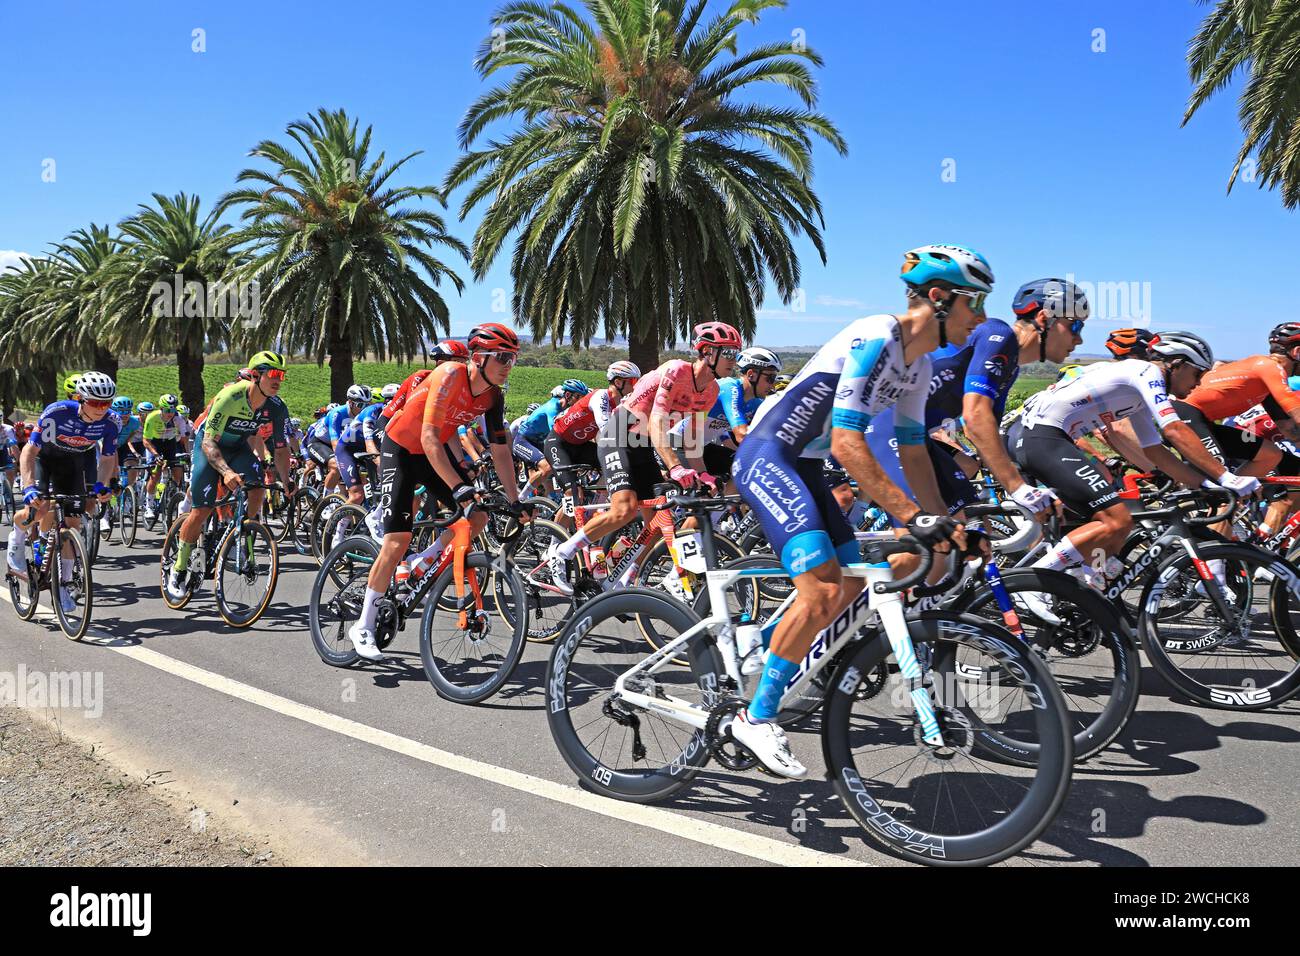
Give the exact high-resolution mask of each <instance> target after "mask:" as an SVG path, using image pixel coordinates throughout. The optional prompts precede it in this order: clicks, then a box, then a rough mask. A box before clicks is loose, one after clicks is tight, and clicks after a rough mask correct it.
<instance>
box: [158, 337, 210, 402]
mask: <svg viewBox="0 0 1300 956" xmlns="http://www.w3.org/2000/svg"><path fill="white" fill-rule="evenodd" d="M176 370H177V372H178V373H179V374H180V380H181V401H182V402H183V403H184V404H186V405H188V406H189V407H190V414H192V415H197V414H198V413H199V410H200V409H202V408H203V350H202V349H196V348H194V347H193V346H192V345H190V344H189V343H188V342H186V341H185V340H184V339H182V340H181V346H180V348H179V349H177V350H176ZM149 400H150V401H157V399H156V398H155V397H153V396H150V397H149Z"/></svg>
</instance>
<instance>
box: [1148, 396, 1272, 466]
mask: <svg viewBox="0 0 1300 956" xmlns="http://www.w3.org/2000/svg"><path fill="white" fill-rule="evenodd" d="M1264 404H1265V406H1267V405H1269V404H1272V405H1274V406H1276V405H1277V403H1276V402H1274V401H1273V400H1272V398H1269V400H1268V401H1267V402H1265V403H1264ZM1173 405H1174V411H1176V412H1177V413H1178V417H1179V418H1181V419H1182V420H1183V421H1184V422H1185V423H1186V424H1187V426H1188V427H1189V428H1190V429H1191V430H1192V431H1194V432H1196V437H1197V438H1199V439H1200V440H1201V444H1202V445H1204V446H1205V450H1206V451H1208V452H1209V453H1210V454H1211V455H1213V456H1214V458H1215V460H1216V461H1218V462H1219V463H1220V464H1222V465H1223V467H1225V468H1237V467H1240V466H1241V465H1244V464H1245V463H1246V462H1248V461H1250V460H1252V459H1253V458H1254V457H1255V456H1256V455H1258V454H1259V450H1260V448H1261V446H1263V444H1264V442H1263V441H1261V440H1260V439H1259V438H1258V437H1257V436H1252V435H1251V434H1250V433H1248V432H1246V431H1245V430H1243V429H1240V428H1233V427H1232V426H1230V425H1220V424H1217V423H1216V422H1212V421H1210V420H1209V419H1208V418H1206V417H1205V413H1204V412H1202V411H1201V410H1200V409H1199V408H1197V407H1196V406H1195V405H1189V404H1187V403H1186V402H1180V401H1178V400H1175V401H1174V403H1173ZM1278 411H1281V410H1280V409H1278ZM1269 414H1270V416H1272V411H1271V410H1270V412H1269ZM1282 415H1283V416H1285V415H1286V413H1285V412H1282ZM1273 420H1274V421H1277V418H1276V417H1274V418H1273ZM1252 438H1253V439H1254V440H1253V441H1252V440H1251V439H1252ZM1211 477H1214V476H1211Z"/></svg>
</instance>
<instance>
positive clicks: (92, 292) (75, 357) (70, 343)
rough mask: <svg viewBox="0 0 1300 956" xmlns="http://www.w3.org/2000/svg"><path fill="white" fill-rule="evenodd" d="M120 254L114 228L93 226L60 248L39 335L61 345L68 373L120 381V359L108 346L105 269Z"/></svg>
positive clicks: (35, 331)
mask: <svg viewBox="0 0 1300 956" xmlns="http://www.w3.org/2000/svg"><path fill="white" fill-rule="evenodd" d="M116 250H117V240H116V239H114V238H113V236H112V234H111V231H110V229H109V227H108V226H97V225H95V224H94V223H91V225H90V228H89V230H86V229H78V230H77V231H76V232H73V233H71V234H70V235H69V236H68V237H67V238H66V239H64V240H63V242H61V243H59V244H58V245H56V246H55V247H54V252H53V254H52V255H51V256H50V262H51V267H52V270H53V273H52V275H51V280H50V284H49V288H48V289H47V291H46V295H45V300H44V308H43V309H41V310H40V311H39V312H37V313H36V314H35V316H34V318H35V320H36V321H35V322H33V323H31V324H32V325H33V326H36V328H33V329H32V332H33V334H39V335H43V336H44V337H45V338H46V340H47V341H49V342H52V343H57V344H58V350H59V351H62V353H63V356H64V365H65V367H76V368H79V369H80V368H93V369H96V370H97V371H100V372H106V373H108V374H109V375H111V376H113V378H117V372H118V355H117V352H116V350H114V349H112V348H109V346H108V330H107V327H106V324H105V322H104V315H103V305H104V303H103V297H102V295H101V292H102V286H103V282H104V273H103V272H102V271H101V268H102V266H103V265H104V263H105V262H107V261H108V259H109V258H110V257H111V256H112V255H113V253H114V252H115V251H116Z"/></svg>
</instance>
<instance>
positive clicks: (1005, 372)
mask: <svg viewBox="0 0 1300 956" xmlns="http://www.w3.org/2000/svg"><path fill="white" fill-rule="evenodd" d="M930 365H931V367H932V369H933V371H932V373H931V376H930V394H929V398H928V400H927V401H926V406H925V429H926V431H927V432H928V431H931V430H933V429H934V428H937V427H938V426H940V425H942V424H944V423H945V422H946V421H950V420H956V419H958V418H960V417H961V415H962V403H963V401H964V400H965V397H966V396H967V395H969V394H975V395H983V396H984V397H985V398H990V399H992V400H993V414H994V415H996V416H998V417H999V418H1000V417H1001V416H1002V414H1003V412H1004V411H1006V407H1007V396H1008V395H1009V394H1010V393H1011V386H1012V385H1013V384H1014V383H1015V381H1016V379H1017V378H1018V377H1019V375H1020V342H1019V341H1018V340H1017V339H1016V333H1015V330H1014V329H1012V327H1011V326H1010V325H1008V324H1007V323H1006V322H1003V321H1002V320H1001V319H987V320H985V321H984V322H982V323H981V324H980V325H977V326H976V327H975V330H974V331H973V332H971V334H970V338H969V339H967V340H966V344H965V345H962V346H956V345H949V346H948V347H947V348H943V349H940V350H939V351H937V352H933V353H931V354H930Z"/></svg>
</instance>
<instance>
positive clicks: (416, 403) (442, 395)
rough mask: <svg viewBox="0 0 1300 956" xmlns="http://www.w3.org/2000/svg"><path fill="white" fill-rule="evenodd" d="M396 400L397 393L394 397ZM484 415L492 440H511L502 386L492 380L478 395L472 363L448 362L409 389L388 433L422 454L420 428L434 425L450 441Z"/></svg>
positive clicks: (439, 434) (442, 439) (410, 449)
mask: <svg viewBox="0 0 1300 956" xmlns="http://www.w3.org/2000/svg"><path fill="white" fill-rule="evenodd" d="M412 377H414V376H412ZM396 400H397V398H396V396H394V398H393V401H396ZM480 415H482V416H484V421H485V423H486V424H487V431H488V440H489V441H491V442H493V443H494V444H504V443H505V442H508V441H509V440H510V432H509V430H508V429H507V428H506V423H505V399H504V397H503V396H502V394H501V389H499V388H497V387H496V386H495V385H490V384H489V385H488V386H487V388H485V389H484V390H483V391H482V392H480V393H479V394H477V395H475V394H474V391H473V389H472V388H471V387H470V378H469V366H468V365H463V364H461V363H460V362H448V363H447V364H446V365H442V366H440V367H438V368H436V369H434V370H433V372H432V373H431V374H429V375H427V376H426V377H425V378H424V380H423V381H421V382H420V383H419V385H417V386H416V387H415V388H414V389H413V390H411V391H410V392H409V393H408V395H407V396H406V400H405V402H404V403H403V405H402V407H401V408H400V409H398V411H397V413H396V414H395V415H394V416H393V419H392V421H391V422H389V424H388V427H387V429H385V434H386V435H388V436H389V437H390V438H392V439H393V441H395V442H397V443H398V444H399V445H401V446H402V447H403V448H405V449H406V450H407V451H409V452H415V453H417V454H420V453H423V451H424V447H423V445H421V443H420V431H421V429H422V428H423V427H424V426H425V425H433V426H434V427H435V428H436V429H437V431H438V441H440V442H442V443H443V444H446V443H447V442H449V441H451V440H452V439H453V438H455V437H456V430H457V429H458V428H460V426H461V425H468V424H469V423H470V422H472V421H473V420H474V419H476V418H478V417H479V416H480Z"/></svg>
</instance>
